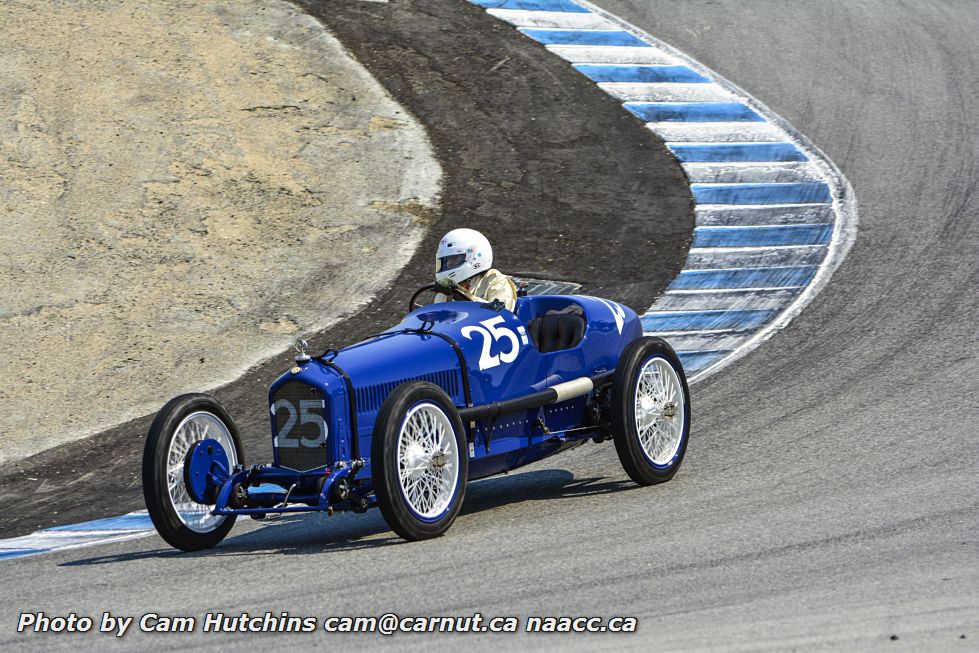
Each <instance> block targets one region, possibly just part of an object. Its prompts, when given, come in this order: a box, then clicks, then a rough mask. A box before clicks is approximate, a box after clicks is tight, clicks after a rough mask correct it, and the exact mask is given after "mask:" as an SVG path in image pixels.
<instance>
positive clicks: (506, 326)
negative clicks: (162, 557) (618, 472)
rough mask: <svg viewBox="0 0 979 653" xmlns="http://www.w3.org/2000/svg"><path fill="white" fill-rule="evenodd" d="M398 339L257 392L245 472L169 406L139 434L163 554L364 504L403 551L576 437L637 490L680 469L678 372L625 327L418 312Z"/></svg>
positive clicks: (452, 309) (591, 303) (685, 408)
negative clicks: (500, 481)
mask: <svg viewBox="0 0 979 653" xmlns="http://www.w3.org/2000/svg"><path fill="white" fill-rule="evenodd" d="M428 290H431V286H426V287H423V288H422V289H420V290H419V291H418V292H416V293H415V295H414V296H413V297H412V300H411V302H410V304H409V306H410V307H411V308H412V309H414V310H412V312H410V313H409V314H408V315H407V316H406V317H405V318H404V320H403V321H402V322H401V323H400V324H398V325H397V326H395V327H393V328H391V329H390V330H388V331H386V332H384V333H381V334H379V335H375V336H371V337H369V338H367V339H366V340H364V341H363V342H360V343H358V344H356V345H353V346H351V347H347V348H346V349H342V350H340V351H334V350H328V351H326V352H325V353H323V354H322V355H320V356H315V357H310V356H309V355H307V354H306V352H305V348H304V347H299V349H300V353H299V355H298V356H297V357H296V365H295V367H293V368H292V369H290V370H289V371H287V372H286V373H285V374H283V375H282V376H281V377H279V378H278V379H277V380H276V381H275V382H274V383H272V385H271V387H270V388H269V413H270V421H271V426H272V462H271V463H267V464H260V465H251V466H246V465H245V464H244V453H243V451H242V447H241V442H240V440H239V437H238V431H237V428H236V427H235V423H234V421H233V420H232V419H231V416H230V415H229V414H228V413H227V411H226V410H225V409H224V408H223V407H222V406H221V405H220V404H219V403H218V402H217V400H215V399H214V398H213V397H211V396H209V395H205V394H188V395H182V396H180V397H177V398H175V399H173V400H171V401H170V402H169V403H167V404H166V405H165V406H164V407H163V408H162V409H161V410H160V412H159V413H158V414H157V416H156V419H155V420H154V422H153V425H152V427H151V428H150V432H149V436H148V438H147V441H146V448H145V451H144V455H143V492H144V496H145V498H146V505H147V508H148V509H149V513H150V516H151V517H152V519H153V523H154V524H155V525H156V528H157V530H158V531H159V532H160V535H161V536H162V537H163V538H164V539H165V540H166V541H167V542H169V543H170V544H172V545H173V546H175V547H176V548H178V549H184V550H188V551H191V550H198V549H204V548H208V547H212V546H214V545H216V544H217V543H218V542H220V541H221V540H222V539H223V538H224V537H225V535H227V533H228V531H229V530H230V529H231V526H232V525H233V523H234V521H235V518H236V517H237V516H238V515H249V516H251V517H253V518H256V519H262V518H270V517H273V516H276V515H278V514H281V513H290V512H307V511H325V512H328V513H330V514H332V513H333V512H334V511H339V510H352V511H355V512H363V511H365V510H368V509H369V508H371V507H373V506H375V505H376V506H378V507H380V509H381V513H382V514H383V515H384V519H385V520H386V521H387V523H388V525H390V527H391V528H392V529H393V530H394V531H395V532H397V533H398V534H399V535H401V536H402V537H404V538H406V539H409V540H419V539H425V538H429V537H435V536H438V535H441V534H442V533H444V532H445V531H446V530H447V529H448V528H449V526H450V525H451V524H452V521H453V520H454V519H455V517H456V515H457V514H458V512H459V508H460V506H461V504H462V500H463V496H464V494H465V490H466V482H467V481H470V480H474V479H479V478H483V477H486V476H491V475H493V474H499V473H501V472H506V471H508V470H511V469H515V468H517V467H520V466H522V465H527V464H529V463H532V462H535V461H537V460H540V459H542V458H545V457H547V456H551V455H553V454H555V453H558V452H559V451H563V450H565V449H569V448H572V447H575V446H578V445H581V444H583V443H584V442H586V441H587V440H593V441H595V442H602V441H606V440H609V439H611V440H613V441H614V443H615V448H616V451H617V452H618V456H619V459H620V461H621V462H622V465H623V467H624V468H625V471H626V472H627V473H628V475H629V476H630V477H631V478H632V479H633V480H634V481H636V482H637V483H640V484H642V485H650V484H653V483H660V482H663V481H667V480H669V479H670V478H672V476H673V475H674V474H675V473H676V471H677V469H678V468H679V467H680V464H681V462H682V460H683V455H684V451H685V450H686V445H687V437H688V434H689V431H690V400H689V394H688V390H687V382H686V378H685V376H684V373H683V368H682V366H681V365H680V362H679V359H678V358H677V356H676V354H675V353H674V351H673V349H672V348H670V346H669V345H668V344H667V343H665V342H664V341H662V340H659V339H657V338H650V337H644V336H643V334H642V329H641V327H640V323H639V319H638V317H637V316H636V314H635V313H634V312H633V311H632V310H630V309H628V308H626V307H624V306H621V305H619V304H617V303H615V302H612V301H608V300H604V299H597V298H594V297H585V296H577V295H551V296H535V297H520V298H519V299H518V300H517V305H516V309H515V312H510V311H508V310H506V309H505V308H503V306H502V305H500V304H498V303H492V304H486V303H477V302H471V301H453V302H445V303H437V304H429V305H427V306H419V305H418V304H417V303H416V299H417V298H418V297H419V295H420V294H421V293H423V292H424V291H428Z"/></svg>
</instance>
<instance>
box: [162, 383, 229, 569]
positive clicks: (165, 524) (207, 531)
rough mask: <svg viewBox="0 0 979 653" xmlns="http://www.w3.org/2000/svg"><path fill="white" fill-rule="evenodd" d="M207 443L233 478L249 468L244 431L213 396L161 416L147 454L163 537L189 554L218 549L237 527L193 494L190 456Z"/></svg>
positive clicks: (171, 405)
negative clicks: (242, 466)
mask: <svg viewBox="0 0 979 653" xmlns="http://www.w3.org/2000/svg"><path fill="white" fill-rule="evenodd" d="M207 438H210V439H214V440H216V441H217V442H218V443H219V444H220V445H221V446H222V447H223V448H224V451H225V453H226V454H227V457H228V463H229V469H228V471H229V473H230V472H231V470H232V469H233V468H234V466H235V465H237V464H239V463H242V462H243V458H244V451H243V449H242V446H241V440H240V439H239V438H238V429H237V427H236V426H235V423H234V421H233V420H232V419H231V416H230V415H228V412H227V411H226V410H225V409H224V407H223V406H222V405H221V404H220V403H218V401H217V400H216V399H215V398H214V397H211V396H210V395H205V394H186V395H181V396H179V397H176V398H174V399H171V400H170V401H169V402H167V404H166V405H165V406H164V407H163V408H161V409H160V412H158V413H157V414H156V418H155V419H154V420H153V424H152V426H150V431H149V434H148V435H147V436H146V446H145V448H144V449H143V497H144V498H145V500H146V508H147V510H148V511H149V513H150V518H151V519H152V520H153V525H154V526H156V530H157V531H158V532H159V533H160V536H161V537H162V538H163V539H164V540H166V541H167V543H169V544H170V545H171V546H174V547H176V548H178V549H181V550H183V551H199V550H201V549H208V548H211V547H213V546H215V545H217V544H218V542H220V541H221V540H223V539H224V537H225V535H227V534H228V531H230V530H231V527H232V526H233V525H234V523H235V517H234V516H233V515H231V516H222V515H212V514H211V510H213V509H214V506H213V505H206V504H203V503H198V502H197V501H195V500H194V499H192V498H191V495H190V493H189V492H188V489H187V485H186V481H185V475H184V463H185V461H186V459H187V453H188V451H190V448H191V447H192V446H193V445H194V444H195V443H197V442H200V441H202V440H204V439H207Z"/></svg>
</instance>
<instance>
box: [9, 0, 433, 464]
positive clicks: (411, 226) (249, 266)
mask: <svg viewBox="0 0 979 653" xmlns="http://www.w3.org/2000/svg"><path fill="white" fill-rule="evenodd" d="M0 38H2V41H3V47H2V48H0V369H2V370H3V379H4V380H3V383H2V384H0V401H2V402H3V404H4V408H5V409H4V410H3V411H0V434H2V438H0V462H3V461H7V460H15V459H18V458H22V457H24V456H26V455H30V454H32V453H35V452H37V451H40V450H42V449H45V448H47V447H50V446H53V445H56V444H60V443H63V442H66V441H69V440H71V439H75V438H77V437H80V436H83V435H86V434H90V433H93V432H96V431H98V430H100V429H102V428H105V427H107V426H110V425H112V424H116V423H119V422H121V421H124V420H125V419H129V418H132V417H135V416H139V415H144V414H146V413H148V412H151V411H152V410H154V409H155V408H156V407H157V406H158V405H159V404H161V403H162V402H163V401H165V400H166V399H167V398H169V397H170V396H172V395H174V394H176V393H179V392H182V391H188V390H202V389H206V388H210V387H214V386H216V385H219V384H220V383H223V382H227V381H229V380H231V379H233V378H235V377H237V376H238V375H240V374H241V373H242V372H243V371H244V370H245V369H247V368H248V367H249V366H250V365H252V364H254V363H255V362H257V361H258V360H259V359H261V358H263V357H265V356H268V355H271V354H272V353H274V352H276V351H281V349H282V348H283V347H285V346H286V345H287V344H288V342H289V341H291V340H292V339H293V338H295V337H296V336H297V335H301V334H304V333H307V332H310V331H313V330H316V329H321V328H323V327H325V326H328V325H329V324H330V323H333V322H335V321H336V320H338V319H340V318H341V317H342V316H344V315H346V314H349V313H350V312H352V311H353V310H354V309H355V308H357V307H358V306H360V305H362V304H364V303H365V302H366V301H368V300H369V299H370V298H371V297H372V296H373V295H374V293H375V292H376V291H377V290H378V289H380V288H382V287H384V285H385V284H386V283H388V282H389V281H390V280H391V279H392V278H393V276H394V275H395V273H396V272H397V271H398V270H399V269H400V267H401V266H402V265H403V264H404V262H405V261H406V260H407V259H408V257H410V255H411V253H412V252H413V251H414V248H415V246H416V245H417V243H418V241H419V239H420V238H421V236H422V234H423V233H424V227H425V224H426V223H427V222H429V221H430V220H431V219H432V218H433V217H434V216H435V215H436V214H437V213H438V196H439V190H440V189H439V184H440V179H441V169H440V167H439V164H438V163H437V162H436V161H435V159H434V158H433V155H432V152H431V148H430V145H429V144H428V141H427V138H426V135H425V132H424V130H423V129H422V127H421V126H420V125H419V124H418V123H417V122H416V121H415V120H414V119H413V118H412V116H410V115H409V114H408V113H407V112H406V111H405V110H404V109H403V108H402V107H400V106H399V105H398V104H397V103H396V102H395V101H393V100H392V99H391V98H390V97H389V96H388V95H387V94H386V92H385V91H384V90H383V89H382V88H381V87H380V86H379V85H378V84H377V83H376V82H375V81H374V80H373V78H372V77H371V76H370V75H369V74H368V73H367V72H366V71H365V70H364V69H363V68H362V67H361V65H360V64H358V63H357V62H355V61H354V60H353V59H352V58H351V57H349V56H348V55H347V54H346V52H345V51H344V50H343V48H342V47H341V46H340V44H339V43H338V42H337V41H336V40H335V39H334V38H333V37H332V36H331V35H330V34H329V33H327V32H326V31H324V30H323V28H322V27H321V26H320V25H319V23H317V22H316V21H315V20H314V19H312V18H311V17H309V16H308V15H305V14H303V13H302V12H301V11H299V10H298V9H297V8H296V7H294V6H292V5H289V4H286V3H284V2H266V1H264V0H262V1H259V0H250V1H247V2H244V1H234V2H230V1H229V2H217V3H199V2H189V1H187V2H162V3H161V2H121V1H119V2H85V3H66V2H56V1H53V0H52V1H39V0H30V1H29V2H4V3H2V4H0ZM351 261H359V262H362V263H365V264H363V265H360V264H358V265H355V266H351V265H349V263H350V262H351Z"/></svg>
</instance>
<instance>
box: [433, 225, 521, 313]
mask: <svg viewBox="0 0 979 653" xmlns="http://www.w3.org/2000/svg"><path fill="white" fill-rule="evenodd" d="M492 265H493V248H492V247H491V246H490V242H489V240H487V239H486V236H484V235H483V234H481V233H479V232H478V231H476V230H474V229H453V230H452V231H450V232H449V233H447V234H445V236H444V237H443V238H442V240H441V241H440V242H439V248H438V251H437V252H436V254H435V292H437V293H438V294H437V295H436V296H435V301H436V302H444V301H448V300H449V299H453V291H455V292H456V293H460V294H461V295H463V296H464V297H466V298H468V299H470V300H472V301H477V302H491V301H493V300H499V301H500V302H502V304H503V305H504V306H505V307H506V308H507V310H510V311H512V310H513V309H514V307H515V306H516V304H517V287H516V286H515V285H514V284H513V281H511V280H510V277H508V276H506V275H505V274H503V273H502V272H500V271H499V270H494V269H493V268H492V267H491V266H492Z"/></svg>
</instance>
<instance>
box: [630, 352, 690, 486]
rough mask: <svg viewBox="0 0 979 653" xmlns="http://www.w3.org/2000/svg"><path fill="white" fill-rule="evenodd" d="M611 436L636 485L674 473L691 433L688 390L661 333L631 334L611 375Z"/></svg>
mask: <svg viewBox="0 0 979 653" xmlns="http://www.w3.org/2000/svg"><path fill="white" fill-rule="evenodd" d="M611 412H612V415H611V416H612V436H613V440H614V441H615V450H616V452H617V453H618V454H619V461H620V462H621V463H622V467H623V468H624V469H625V471H626V473H627V474H628V475H629V477H630V478H631V479H632V480H634V481H635V482H636V483H639V484H640V485H653V484H655V483H663V482H664V481H668V480H670V479H671V478H673V475H674V474H676V472H677V470H678V469H679V468H680V464H681V463H682V462H683V456H684V454H685V453H686V450H687V439H688V437H689V435H690V392H689V390H688V388H687V378H686V376H685V375H684V373H683V366H682V365H681V364H680V359H679V358H678V357H677V355H676V352H674V351H673V348H672V347H670V346H669V345H668V344H667V343H666V342H665V341H663V340H660V339H659V338H652V337H648V336H647V337H642V338H637V339H636V340H633V341H632V342H631V343H629V346H628V347H626V348H625V351H623V352H622V356H621V357H620V358H619V363H618V365H617V366H616V368H615V376H614V378H613V380H612V397H611Z"/></svg>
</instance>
